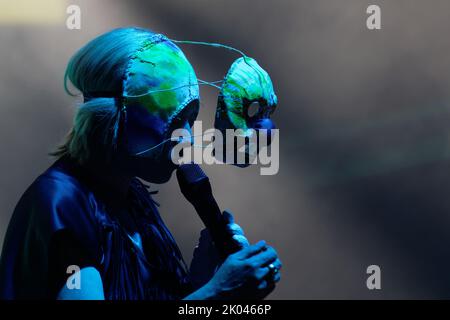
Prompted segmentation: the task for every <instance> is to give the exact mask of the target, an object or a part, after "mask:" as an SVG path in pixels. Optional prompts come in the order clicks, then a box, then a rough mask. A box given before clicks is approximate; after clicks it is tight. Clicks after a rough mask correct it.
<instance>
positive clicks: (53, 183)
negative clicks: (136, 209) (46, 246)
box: [13, 161, 100, 244]
mask: <svg viewBox="0 0 450 320" xmlns="http://www.w3.org/2000/svg"><path fill="white" fill-rule="evenodd" d="M97 206H98V205H97V201H96V198H95V197H94V196H93V194H92V192H90V191H89V189H88V188H87V187H86V186H85V185H84V184H83V183H82V181H81V180H80V179H79V178H78V176H77V174H76V173H75V172H73V171H72V170H71V169H70V168H68V167H67V166H65V165H64V164H63V163H61V161H57V162H56V163H55V164H53V165H52V166H51V167H50V168H49V169H47V170H46V171H45V172H44V173H43V174H41V175H40V176H39V177H38V178H37V179H36V180H35V181H34V182H33V183H32V184H31V185H30V186H29V188H28V189H27V190H26V192H25V193H24V195H23V196H22V198H21V199H20V201H19V203H18V205H17V207H16V209H15V212H14V215H13V217H14V216H16V218H19V217H21V218H19V220H22V221H24V222H25V224H26V228H27V229H28V232H29V233H32V234H34V235H35V236H36V237H38V238H40V239H42V240H45V239H46V240H47V241H49V239H50V238H51V237H52V235H53V234H54V233H55V232H57V231H60V230H69V231H71V232H72V233H73V234H74V235H75V236H76V237H77V238H79V239H80V240H81V241H85V240H86V241H88V242H89V243H90V244H92V243H93V242H96V241H97V236H98V235H97V234H98V231H99V228H100V226H99V223H98V218H97V213H96V212H97V210H98V208H97Z"/></svg>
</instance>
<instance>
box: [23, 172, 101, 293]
mask: <svg viewBox="0 0 450 320" xmlns="http://www.w3.org/2000/svg"><path fill="white" fill-rule="evenodd" d="M31 198H32V202H31V203H30V205H31V212H32V217H31V219H32V221H31V223H30V230H29V232H28V233H27V234H28V237H27V238H26V240H25V243H26V245H25V248H26V249H28V250H26V251H28V252H27V254H28V257H26V259H30V260H31V261H30V264H37V265H36V266H35V267H36V268H37V270H41V271H42V276H43V278H44V279H46V280H45V281H46V283H45V284H44V283H42V284H41V285H45V287H46V291H47V294H46V295H47V296H48V297H49V298H54V297H56V295H57V293H58V292H59V291H60V290H61V288H62V286H63V285H64V284H65V283H66V280H67V278H68V277H69V276H70V275H71V273H70V270H71V269H68V268H69V266H77V267H78V268H80V269H82V268H83V267H87V266H94V267H96V268H97V269H99V268H100V260H101V256H102V255H101V246H100V234H101V230H100V228H99V223H98V221H97V220H96V206H97V203H96V201H95V199H94V198H93V196H92V195H90V193H89V192H86V191H85V190H83V188H82V187H81V186H80V185H79V184H78V183H76V181H74V180H73V179H70V177H67V178H64V177H63V178H61V177H60V178H57V179H56V178H44V179H41V180H40V181H39V182H38V183H37V185H36V187H35V188H34V192H33V196H32V197H31ZM38 256H39V257H38Z"/></svg>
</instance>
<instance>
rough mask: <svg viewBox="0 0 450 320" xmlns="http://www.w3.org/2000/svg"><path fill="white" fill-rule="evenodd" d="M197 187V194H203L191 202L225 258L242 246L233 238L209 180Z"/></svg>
mask: <svg viewBox="0 0 450 320" xmlns="http://www.w3.org/2000/svg"><path fill="white" fill-rule="evenodd" d="M196 187H197V188H199V190H198V192H197V194H198V195H201V196H199V197H196V198H195V200H192V201H191V203H192V205H193V206H194V208H195V210H196V211H197V213H198V215H199V216H200V219H201V220H202V221H203V223H204V224H205V226H206V228H208V231H209V233H210V235H211V238H212V240H213V241H214V244H215V246H216V248H217V250H218V251H219V254H220V256H221V257H222V258H223V259H225V258H226V257H227V256H229V255H230V254H232V253H234V252H236V251H239V250H240V249H241V246H240V245H239V243H237V242H236V241H235V240H234V239H233V238H232V236H233V234H232V233H231V232H230V231H229V230H228V229H227V223H226V221H225V220H224V217H223V215H222V211H221V210H220V208H219V206H218V204H217V202H216V200H215V199H214V197H213V195H212V190H211V185H210V183H209V181H205V183H199V184H198V185H197V186H196Z"/></svg>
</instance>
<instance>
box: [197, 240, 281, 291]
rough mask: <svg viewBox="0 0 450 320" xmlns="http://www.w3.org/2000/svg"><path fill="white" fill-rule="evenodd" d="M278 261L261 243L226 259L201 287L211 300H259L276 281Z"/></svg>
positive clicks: (266, 246)
mask: <svg viewBox="0 0 450 320" xmlns="http://www.w3.org/2000/svg"><path fill="white" fill-rule="evenodd" d="M281 267H282V265H281V261H280V260H279V259H278V255H277V252H276V251H275V249H273V248H272V247H271V246H268V245H267V244H266V243H265V241H260V242H258V243H256V244H254V245H248V246H246V247H245V248H243V249H242V250H240V251H238V252H236V253H234V254H232V255H230V256H228V258H227V259H226V260H225V261H224V263H223V264H222V266H221V267H220V268H219V269H218V270H217V272H216V273H215V275H214V277H213V278H212V279H211V280H210V281H209V282H208V283H207V284H206V285H205V287H207V288H208V290H209V292H212V293H213V296H214V297H215V299H263V298H264V297H266V296H267V295H268V294H269V293H270V292H272V291H273V289H274V288H275V283H277V282H278V281H280V272H279V270H280V268H281Z"/></svg>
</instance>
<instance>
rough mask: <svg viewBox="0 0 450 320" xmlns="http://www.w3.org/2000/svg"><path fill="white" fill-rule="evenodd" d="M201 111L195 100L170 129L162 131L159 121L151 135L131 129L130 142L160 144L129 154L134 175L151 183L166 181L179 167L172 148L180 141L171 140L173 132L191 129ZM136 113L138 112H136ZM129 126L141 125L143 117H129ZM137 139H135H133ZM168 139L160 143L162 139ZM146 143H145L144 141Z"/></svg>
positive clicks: (174, 120)
mask: <svg viewBox="0 0 450 320" xmlns="http://www.w3.org/2000/svg"><path fill="white" fill-rule="evenodd" d="M198 111H199V101H198V100H194V101H192V102H191V103H189V104H188V105H187V106H186V107H185V108H184V109H183V110H182V111H181V112H180V113H179V114H178V115H177V117H175V118H174V119H173V121H172V122H171V125H170V127H169V129H168V130H167V131H166V132H165V133H162V131H161V130H159V129H158V128H159V127H160V125H159V123H157V122H155V125H154V129H155V130H154V132H152V134H151V136H150V135H149V136H145V135H142V134H138V132H139V130H130V132H133V134H131V135H130V136H127V139H128V140H129V141H128V143H130V144H133V143H136V142H138V144H142V142H143V141H147V143H146V144H149V143H151V145H158V146H157V147H155V148H151V150H149V151H147V152H145V153H143V154H140V155H136V153H135V152H133V153H131V154H129V155H128V157H129V161H128V162H129V164H128V166H129V167H130V170H131V172H132V173H133V175H135V176H137V177H139V178H141V179H143V180H145V181H148V182H151V183H158V184H159V183H165V182H167V181H168V180H169V179H170V177H171V176H172V173H173V171H174V170H175V169H176V168H177V165H176V164H175V163H174V162H173V161H172V157H171V155H172V149H173V147H174V146H175V145H176V144H177V143H178V142H177V141H170V140H169V139H170V138H171V135H172V132H173V131H174V130H176V129H181V128H184V129H187V130H189V131H190V128H191V126H192V125H193V123H194V121H195V119H196V118H197V115H198ZM135 115H136V114H135ZM128 119H129V120H128V122H127V126H132V125H134V124H137V125H138V126H139V124H140V122H141V121H142V118H141V119H135V117H134V116H133V115H131V116H129V117H128ZM133 140H135V141H133ZM165 140H169V141H166V142H164V143H162V144H160V145H159V143H160V142H161V141H165ZM144 144H145V143H144Z"/></svg>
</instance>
